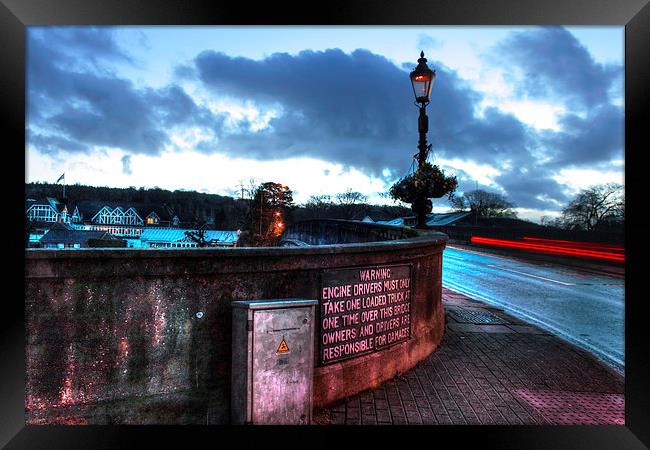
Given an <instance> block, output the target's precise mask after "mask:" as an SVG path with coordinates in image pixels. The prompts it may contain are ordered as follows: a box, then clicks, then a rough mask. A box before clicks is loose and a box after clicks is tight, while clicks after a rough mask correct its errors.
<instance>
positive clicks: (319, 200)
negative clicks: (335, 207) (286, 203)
mask: <svg viewBox="0 0 650 450" xmlns="http://www.w3.org/2000/svg"><path fill="white" fill-rule="evenodd" d="M331 206H332V198H331V197H330V196H329V195H324V194H323V195H312V196H310V197H309V199H308V200H307V202H306V203H305V209H306V210H307V211H308V214H309V216H310V217H311V218H313V219H320V218H321V217H323V214H324V213H325V212H326V211H327V210H328V209H329V208H330V207H331Z"/></svg>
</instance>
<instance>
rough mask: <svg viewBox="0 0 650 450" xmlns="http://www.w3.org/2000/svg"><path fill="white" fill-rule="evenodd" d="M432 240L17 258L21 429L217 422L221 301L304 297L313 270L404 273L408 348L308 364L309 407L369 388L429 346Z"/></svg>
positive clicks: (223, 353) (433, 300) (436, 312)
mask: <svg viewBox="0 0 650 450" xmlns="http://www.w3.org/2000/svg"><path fill="white" fill-rule="evenodd" d="M445 243H446V236H445V235H443V234H438V233H429V234H425V235H421V236H418V237H413V238H409V239H402V240H394V241H384V242H372V243H363V244H344V245H324V246H313V247H298V248H296V247H294V248H291V247H273V248H235V249H192V250H154V249H151V250H138V249H110V250H96V249H80V250H28V251H26V280H25V307H26V323H27V348H26V356H27V358H26V360H27V379H26V381H27V386H26V388H27V389H26V408H27V422H28V423H52V422H53V421H54V422H64V423H71V422H74V423H146V422H153V423H206V420H207V422H209V423H228V421H229V417H230V411H229V404H230V391H229V389H230V361H231V330H232V323H231V307H230V302H232V301H234V300H249V299H284V298H307V299H312V298H313V299H318V298H319V289H320V274H321V272H322V271H323V270H324V269H334V268H349V267H361V266H372V265H386V264H400V263H406V264H411V265H412V269H411V270H412V286H411V297H412V304H411V308H412V316H411V317H412V318H411V339H409V340H408V341H406V342H403V343H401V344H397V345H394V346H392V347H389V348H387V349H385V350H382V351H379V352H376V353H372V354H369V355H365V356H360V357H357V358H354V359H350V360H347V361H343V362H338V363H334V364H331V365H328V366H323V367H321V366H320V365H319V364H318V361H315V365H316V367H315V370H314V406H315V407H319V406H323V405H326V404H328V403H331V402H332V401H334V400H337V399H339V398H343V397H346V396H349V395H352V394H354V393H357V392H360V391H362V390H365V389H367V388H371V387H375V386H377V385H379V384H380V383H382V382H383V381H386V380H388V379H390V378H392V377H393V376H394V375H396V374H397V373H398V372H403V371H405V370H407V369H409V368H411V367H413V366H414V365H415V364H417V363H418V362H419V361H421V360H422V359H424V358H425V357H426V356H427V355H429V354H430V353H431V352H432V351H434V350H435V349H436V347H437V346H438V345H439V343H440V340H441V339H442V334H443V331H444V313H443V309H442V304H441V254H442V250H443V248H444V246H445ZM317 333H318V330H317ZM314 339H315V340H316V348H318V342H317V339H318V336H317V335H315V336H314ZM316 353H317V351H316ZM152 405H155V406H152ZM143 411H144V412H143ZM206 411H207V416H208V419H206Z"/></svg>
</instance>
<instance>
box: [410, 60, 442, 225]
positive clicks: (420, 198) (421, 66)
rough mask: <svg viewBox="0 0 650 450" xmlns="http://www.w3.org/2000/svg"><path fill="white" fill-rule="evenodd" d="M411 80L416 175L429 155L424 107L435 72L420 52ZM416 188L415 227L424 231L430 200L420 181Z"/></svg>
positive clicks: (427, 119)
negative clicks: (416, 134) (415, 119)
mask: <svg viewBox="0 0 650 450" xmlns="http://www.w3.org/2000/svg"><path fill="white" fill-rule="evenodd" d="M409 76H410V78H411V85H412V86H413V95H415V104H416V106H418V108H420V116H419V117H418V132H419V133H420V140H419V141H418V150H419V152H418V175H419V174H420V173H421V172H422V169H423V166H424V163H425V162H426V160H427V156H428V155H429V150H430V149H431V146H430V145H427V131H429V118H428V117H427V113H426V107H427V105H428V104H429V93H430V92H431V85H432V84H433V80H434V79H435V78H436V72H435V70H431V69H429V67H428V66H427V59H426V58H425V57H424V52H420V59H418V65H417V67H416V68H415V70H413V72H411V74H410V75H409ZM415 184H416V187H417V188H418V190H417V194H416V198H415V201H414V202H413V205H412V208H413V211H414V212H415V214H416V217H417V222H416V225H415V227H416V228H421V229H425V228H426V227H427V224H426V218H427V214H428V213H430V212H431V200H429V199H428V198H426V197H425V196H424V191H423V189H422V183H421V182H420V180H418V179H417V177H416V180H415Z"/></svg>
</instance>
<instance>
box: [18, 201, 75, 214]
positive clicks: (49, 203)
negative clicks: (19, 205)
mask: <svg viewBox="0 0 650 450" xmlns="http://www.w3.org/2000/svg"><path fill="white" fill-rule="evenodd" d="M33 205H44V206H51V207H52V208H54V210H55V211H56V212H58V213H61V212H62V211H63V208H64V207H65V206H66V204H65V203H63V202H60V201H59V200H57V199H55V198H52V197H46V198H39V199H34V198H28V199H25V211H27V210H28V209H29V208H31V207H32V206H33ZM72 210H74V208H72ZM68 211H70V208H69V207H68Z"/></svg>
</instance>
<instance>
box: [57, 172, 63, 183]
mask: <svg viewBox="0 0 650 450" xmlns="http://www.w3.org/2000/svg"><path fill="white" fill-rule="evenodd" d="M64 179H65V172H63V173H62V174H61V176H60V177H59V179H58V180H56V182H57V183H58V182H59V181H61V180H64Z"/></svg>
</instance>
